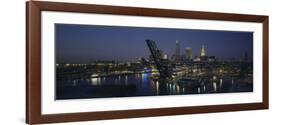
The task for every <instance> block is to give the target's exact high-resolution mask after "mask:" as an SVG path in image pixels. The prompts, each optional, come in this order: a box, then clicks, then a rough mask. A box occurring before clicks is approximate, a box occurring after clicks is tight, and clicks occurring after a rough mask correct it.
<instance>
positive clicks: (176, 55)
mask: <svg viewBox="0 0 281 125" xmlns="http://www.w3.org/2000/svg"><path fill="white" fill-rule="evenodd" d="M175 60H176V61H178V60H180V43H179V41H178V40H176V53H175Z"/></svg>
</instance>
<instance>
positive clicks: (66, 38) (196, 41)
mask: <svg viewBox="0 0 281 125" xmlns="http://www.w3.org/2000/svg"><path fill="white" fill-rule="evenodd" d="M54 63H55V67H54V68H55V99H56V100H65V99H87V98H113V97H114V98H117V97H140V96H168V95H190V94H193V95H194V94H197V95H199V94H215V93H217V94H218V93H219V94H226V93H241V92H253V86H254V85H253V32H240V31H221V30H202V29H175V28H154V27H153V28H152V27H127V26H102V25H80V24H60V23H57V24H55V62H54Z"/></svg>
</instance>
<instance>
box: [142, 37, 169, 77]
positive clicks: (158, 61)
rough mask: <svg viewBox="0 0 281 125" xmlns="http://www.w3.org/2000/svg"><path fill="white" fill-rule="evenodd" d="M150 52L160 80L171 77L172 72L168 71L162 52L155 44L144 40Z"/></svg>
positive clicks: (167, 63)
mask: <svg viewBox="0 0 281 125" xmlns="http://www.w3.org/2000/svg"><path fill="white" fill-rule="evenodd" d="M145 41H146V43H147V46H148V48H149V50H150V53H151V56H152V58H153V61H154V63H155V65H156V68H157V69H158V71H159V73H160V79H167V78H171V77H172V72H171V70H170V69H169V66H168V65H169V62H168V61H167V60H165V59H164V56H163V54H162V51H161V50H160V49H158V47H157V45H156V43H155V42H154V41H152V40H145Z"/></svg>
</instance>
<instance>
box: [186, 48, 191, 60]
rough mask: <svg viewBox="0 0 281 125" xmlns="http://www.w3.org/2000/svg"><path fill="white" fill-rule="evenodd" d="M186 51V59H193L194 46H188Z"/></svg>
mask: <svg viewBox="0 0 281 125" xmlns="http://www.w3.org/2000/svg"><path fill="white" fill-rule="evenodd" d="M185 52H186V55H185V56H186V59H192V48H190V47H187V48H186V49H185Z"/></svg>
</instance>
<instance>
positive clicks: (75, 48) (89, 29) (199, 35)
mask: <svg viewBox="0 0 281 125" xmlns="http://www.w3.org/2000/svg"><path fill="white" fill-rule="evenodd" d="M146 39H151V40H154V41H155V42H156V44H157V46H158V47H159V48H160V49H161V50H162V51H163V52H164V53H165V54H168V56H169V58H170V57H171V55H173V54H174V53H175V47H176V40H178V41H179V43H180V49H181V50H180V51H181V54H184V53H185V48H186V47H191V48H192V53H193V57H194V56H199V53H200V49H201V46H202V44H204V46H205V49H206V54H207V56H216V58H218V59H221V60H228V59H232V58H235V59H240V58H242V57H243V55H244V53H245V52H246V51H247V53H248V55H249V57H250V59H252V57H253V32H232V31H212V30H191V29H167V28H142V27H121V26H97V25H72V24H55V45H56V63H91V62H93V61H96V60H103V61H105V60H118V61H120V62H125V61H135V60H136V59H138V58H140V57H144V58H148V56H149V55H150V52H149V49H148V47H147V45H146V42H145V40H146Z"/></svg>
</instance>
